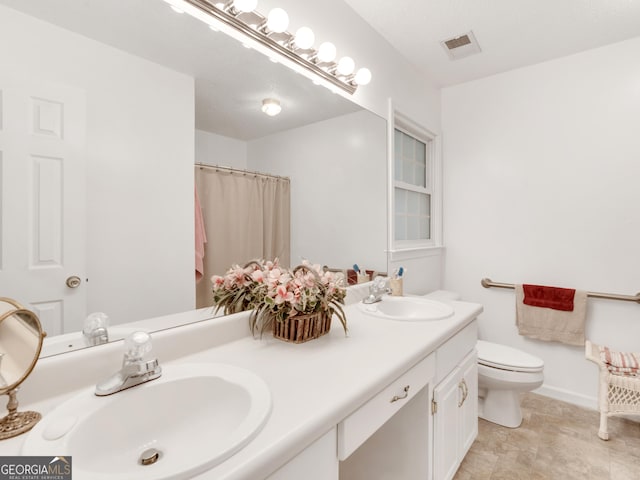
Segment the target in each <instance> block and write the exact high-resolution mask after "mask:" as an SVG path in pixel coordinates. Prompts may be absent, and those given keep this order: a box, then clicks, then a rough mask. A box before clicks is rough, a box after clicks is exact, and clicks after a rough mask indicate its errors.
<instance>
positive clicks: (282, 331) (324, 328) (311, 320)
mask: <svg viewBox="0 0 640 480" xmlns="http://www.w3.org/2000/svg"><path fill="white" fill-rule="evenodd" d="M330 329H331V316H330V315H328V314H325V313H324V312H318V313H310V314H308V315H296V316H295V317H290V318H288V319H287V320H284V321H282V322H277V321H274V322H273V336H274V337H276V338H279V339H280V340H284V341H285V342H291V343H303V342H307V341H309V340H313V339H314V338H318V337H321V336H322V335H324V334H326V333H328V332H329V330H330Z"/></svg>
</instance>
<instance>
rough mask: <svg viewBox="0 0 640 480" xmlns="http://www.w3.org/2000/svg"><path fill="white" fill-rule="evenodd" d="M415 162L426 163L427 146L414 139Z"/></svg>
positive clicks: (423, 164)
mask: <svg viewBox="0 0 640 480" xmlns="http://www.w3.org/2000/svg"><path fill="white" fill-rule="evenodd" d="M415 159H416V162H418V164H420V165H422V166H425V165H426V164H427V146H426V145H425V144H424V143H422V142H420V141H418V140H416V156H415Z"/></svg>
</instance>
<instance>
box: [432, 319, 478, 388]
mask: <svg viewBox="0 0 640 480" xmlns="http://www.w3.org/2000/svg"><path fill="white" fill-rule="evenodd" d="M477 342H478V321H477V320H474V321H473V322H471V323H470V324H469V325H467V326H466V327H464V328H463V329H462V330H461V331H460V332H458V333H457V334H455V335H454V336H453V337H452V338H450V339H449V340H447V341H446V342H445V343H444V344H443V345H442V346H441V347H438V350H437V351H436V355H437V360H438V368H437V371H436V384H438V383H440V381H441V380H442V379H444V378H445V377H446V376H447V375H449V373H451V372H452V371H453V369H454V368H456V366H457V365H458V364H459V363H460V361H461V360H462V359H463V358H464V357H465V356H466V355H467V354H468V353H469V352H470V351H471V350H473V349H474V348H476V343H477Z"/></svg>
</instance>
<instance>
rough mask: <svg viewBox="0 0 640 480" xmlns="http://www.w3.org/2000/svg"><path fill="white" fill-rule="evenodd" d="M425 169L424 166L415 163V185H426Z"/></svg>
mask: <svg viewBox="0 0 640 480" xmlns="http://www.w3.org/2000/svg"><path fill="white" fill-rule="evenodd" d="M426 173H427V169H426V168H425V166H424V165H420V164H417V165H416V182H415V185H418V186H419V187H426V186H427V176H426Z"/></svg>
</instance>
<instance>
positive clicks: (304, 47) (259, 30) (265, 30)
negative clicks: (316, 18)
mask: <svg viewBox="0 0 640 480" xmlns="http://www.w3.org/2000/svg"><path fill="white" fill-rule="evenodd" d="M165 1H166V2H167V3H169V4H171V5H174V6H176V7H178V8H180V7H182V6H183V5H184V6H186V7H187V8H185V10H184V11H186V12H188V13H189V14H190V15H193V16H194V17H196V18H198V19H199V20H202V21H203V22H205V23H208V24H211V23H216V24H219V25H220V27H221V29H222V30H223V31H225V33H228V34H229V35H230V36H232V37H234V38H235V39H236V40H238V41H240V42H241V43H243V44H245V45H247V46H249V45H251V46H252V47H254V48H255V49H256V50H258V51H259V52H261V53H263V54H265V55H267V56H269V57H272V56H274V55H277V58H278V59H279V60H280V63H282V64H283V65H286V66H287V67H289V68H291V69H292V70H294V71H295V72H297V73H300V74H303V75H305V76H307V77H308V78H311V79H314V80H316V81H319V82H320V83H321V84H322V85H323V86H324V87H327V88H330V89H332V91H333V90H334V89H333V88H332V87H337V88H340V89H342V90H343V91H344V92H347V93H349V94H353V93H355V91H356V90H357V88H358V86H360V85H366V84H367V83H369V82H370V81H371V72H370V71H369V70H367V69H360V70H359V71H358V73H356V74H355V75H354V74H353V72H354V70H355V62H354V61H353V59H351V58H349V57H343V58H341V59H340V61H339V62H336V61H335V58H336V47H335V45H333V44H332V43H330V42H324V43H322V44H321V45H320V46H319V47H318V48H317V49H315V48H314V47H313V44H314V42H315V35H314V34H313V31H312V30H311V29H310V28H308V27H300V28H298V29H297V30H296V33H295V35H293V34H291V33H289V32H288V31H287V28H288V27H289V15H287V12H285V11H284V10H283V9H281V8H274V9H272V10H271V11H270V12H269V15H268V16H267V17H265V16H264V15H262V14H261V13H260V12H258V11H256V10H255V8H256V6H257V4H258V2H257V0H228V1H227V2H226V3H224V5H222V6H221V2H220V0H165ZM249 12H250V13H249ZM245 13H246V15H244V14H245Z"/></svg>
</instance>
